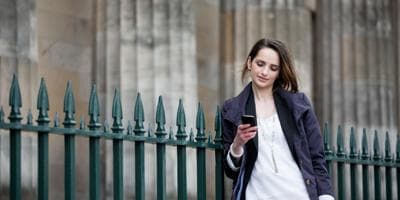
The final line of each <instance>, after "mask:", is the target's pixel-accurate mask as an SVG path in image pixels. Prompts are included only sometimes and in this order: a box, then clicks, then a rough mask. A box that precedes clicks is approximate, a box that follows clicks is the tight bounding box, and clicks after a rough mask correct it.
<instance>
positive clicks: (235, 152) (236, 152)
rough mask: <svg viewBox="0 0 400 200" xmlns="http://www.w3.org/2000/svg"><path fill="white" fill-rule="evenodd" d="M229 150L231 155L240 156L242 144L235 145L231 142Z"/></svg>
mask: <svg viewBox="0 0 400 200" xmlns="http://www.w3.org/2000/svg"><path fill="white" fill-rule="evenodd" d="M230 152H231V154H232V156H233V157H236V158H238V157H241V156H242V155H243V146H242V145H239V146H238V145H236V144H235V143H232V144H231V147H230Z"/></svg>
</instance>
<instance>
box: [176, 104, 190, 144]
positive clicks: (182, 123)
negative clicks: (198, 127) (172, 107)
mask: <svg viewBox="0 0 400 200" xmlns="http://www.w3.org/2000/svg"><path fill="white" fill-rule="evenodd" d="M176 126H177V127H178V131H177V133H176V136H175V137H176V138H177V139H178V140H185V139H186V137H187V135H186V131H185V127H186V117H185V109H184V108H183V103H182V99H179V106H178V112H177V116H176Z"/></svg>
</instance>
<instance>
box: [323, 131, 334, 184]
mask: <svg viewBox="0 0 400 200" xmlns="http://www.w3.org/2000/svg"><path fill="white" fill-rule="evenodd" d="M323 136H324V153H325V156H327V157H330V156H333V151H332V149H331V146H330V139H329V138H330V134H329V129H328V124H327V123H325V124H324V130H323ZM326 166H327V168H328V173H329V175H330V176H332V161H331V160H330V159H327V160H326Z"/></svg>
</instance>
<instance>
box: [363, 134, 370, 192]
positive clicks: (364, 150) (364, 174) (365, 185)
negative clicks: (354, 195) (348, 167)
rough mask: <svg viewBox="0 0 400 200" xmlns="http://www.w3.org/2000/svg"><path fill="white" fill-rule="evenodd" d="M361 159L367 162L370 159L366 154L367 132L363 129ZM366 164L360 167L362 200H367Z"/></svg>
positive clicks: (367, 153)
mask: <svg viewBox="0 0 400 200" xmlns="http://www.w3.org/2000/svg"><path fill="white" fill-rule="evenodd" d="M361 159H362V160H363V161H368V160H369V159H370V157H369V152H368V139H367V131H366V129H365V128H363V135H362V144H361ZM368 179H369V178H368V164H363V165H362V186H363V198H364V199H369V180H368Z"/></svg>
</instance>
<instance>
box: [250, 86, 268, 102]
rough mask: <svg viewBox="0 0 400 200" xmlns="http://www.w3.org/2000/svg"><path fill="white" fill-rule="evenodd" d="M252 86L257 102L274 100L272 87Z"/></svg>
mask: <svg viewBox="0 0 400 200" xmlns="http://www.w3.org/2000/svg"><path fill="white" fill-rule="evenodd" d="M251 86H252V88H253V93H254V98H255V99H256V100H257V101H265V100H271V99H272V98H273V96H272V87H268V88H258V87H257V86H256V85H255V84H252V85H251Z"/></svg>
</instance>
